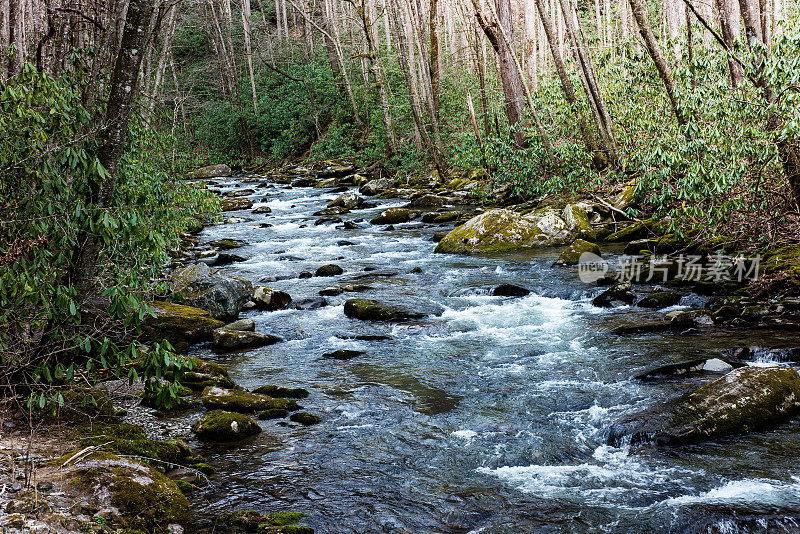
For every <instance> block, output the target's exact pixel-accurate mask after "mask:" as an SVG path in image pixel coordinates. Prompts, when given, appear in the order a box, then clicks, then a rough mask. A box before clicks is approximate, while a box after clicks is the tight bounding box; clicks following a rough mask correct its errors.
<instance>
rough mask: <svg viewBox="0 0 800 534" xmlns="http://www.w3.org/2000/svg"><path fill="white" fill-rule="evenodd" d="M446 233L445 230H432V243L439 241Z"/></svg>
mask: <svg viewBox="0 0 800 534" xmlns="http://www.w3.org/2000/svg"><path fill="white" fill-rule="evenodd" d="M446 235H447V232H434V233H433V236H432V237H431V241H433V242H434V243H438V242H439V241H441V240H442V239H444V238H445V236H446Z"/></svg>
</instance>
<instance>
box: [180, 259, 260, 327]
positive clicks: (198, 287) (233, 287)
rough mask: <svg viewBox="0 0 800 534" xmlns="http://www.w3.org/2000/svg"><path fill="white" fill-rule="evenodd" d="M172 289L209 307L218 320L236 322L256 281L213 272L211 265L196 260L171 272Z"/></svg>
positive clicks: (204, 307)
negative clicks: (253, 282) (252, 281)
mask: <svg viewBox="0 0 800 534" xmlns="http://www.w3.org/2000/svg"><path fill="white" fill-rule="evenodd" d="M171 288H172V291H173V292H175V293H180V294H181V295H183V297H184V298H185V301H186V303H187V304H189V305H191V306H195V307H197V308H201V309H203V310H207V311H209V312H210V313H211V316H212V317H214V318H215V319H220V320H222V321H233V320H235V319H236V317H237V316H238V315H239V312H240V311H241V310H242V308H243V307H244V305H245V304H246V303H247V302H248V301H249V300H250V298H251V297H252V296H253V284H251V283H250V282H249V281H248V280H242V279H239V278H226V277H224V276H220V275H217V274H212V273H211V270H210V269H209V267H208V265H205V264H202V263H196V264H193V265H188V266H186V267H184V268H183V269H179V270H177V271H176V272H175V273H173V275H172V287H171Z"/></svg>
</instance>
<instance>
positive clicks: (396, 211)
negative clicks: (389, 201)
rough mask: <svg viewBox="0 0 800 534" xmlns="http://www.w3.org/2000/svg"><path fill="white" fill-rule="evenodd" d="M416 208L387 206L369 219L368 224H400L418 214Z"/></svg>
mask: <svg viewBox="0 0 800 534" xmlns="http://www.w3.org/2000/svg"><path fill="white" fill-rule="evenodd" d="M420 214H421V213H420V212H419V211H417V210H411V209H407V208H389V209H387V210H383V211H382V212H381V214H380V215H378V216H377V217H375V218H374V219H372V220H371V221H370V224H400V223H404V222H408V221H411V220H413V219H416V218H417V217H419V216H420Z"/></svg>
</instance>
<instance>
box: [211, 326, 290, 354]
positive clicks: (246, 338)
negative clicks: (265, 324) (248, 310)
mask: <svg viewBox="0 0 800 534" xmlns="http://www.w3.org/2000/svg"><path fill="white" fill-rule="evenodd" d="M280 341H283V340H282V339H281V338H279V337H277V336H273V335H270V334H260V333H258V332H242V331H238V330H228V329H225V328H220V329H218V330H215V331H214V340H213V342H212V344H211V346H212V348H213V349H214V350H243V349H256V348H258V347H265V346H267V345H274V344H275V343H279V342H280Z"/></svg>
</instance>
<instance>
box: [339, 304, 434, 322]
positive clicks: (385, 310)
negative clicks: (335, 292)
mask: <svg viewBox="0 0 800 534" xmlns="http://www.w3.org/2000/svg"><path fill="white" fill-rule="evenodd" d="M344 314H345V315H346V316H348V317H352V318H354V319H361V320H362V321H390V322H401V321H407V320H410V319H421V318H422V317H425V315H426V314H424V313H420V312H415V311H412V310H407V309H404V308H400V307H397V306H392V305H387V304H381V303H379V302H377V301H375V300H369V299H349V300H347V301H346V302H345V303H344Z"/></svg>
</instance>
